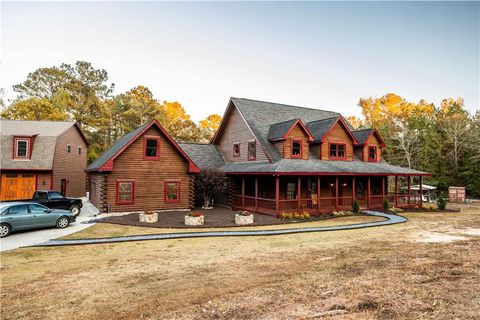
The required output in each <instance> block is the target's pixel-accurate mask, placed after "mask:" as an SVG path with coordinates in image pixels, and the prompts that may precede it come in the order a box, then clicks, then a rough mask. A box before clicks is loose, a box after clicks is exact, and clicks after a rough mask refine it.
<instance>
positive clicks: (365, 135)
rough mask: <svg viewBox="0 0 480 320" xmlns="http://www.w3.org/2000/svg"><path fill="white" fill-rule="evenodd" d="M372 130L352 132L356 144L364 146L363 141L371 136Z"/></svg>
mask: <svg viewBox="0 0 480 320" xmlns="http://www.w3.org/2000/svg"><path fill="white" fill-rule="evenodd" d="M372 131H373V129H363V130H355V131H352V133H353V135H354V136H355V139H357V141H358V144H364V143H365V141H366V140H367V139H368V137H370V135H371V134H372Z"/></svg>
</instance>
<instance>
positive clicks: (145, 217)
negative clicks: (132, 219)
mask: <svg viewBox="0 0 480 320" xmlns="http://www.w3.org/2000/svg"><path fill="white" fill-rule="evenodd" d="M138 220H139V221H140V222H144V223H155V222H158V212H153V213H140V214H139V215H138Z"/></svg>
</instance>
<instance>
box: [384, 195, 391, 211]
mask: <svg viewBox="0 0 480 320" xmlns="http://www.w3.org/2000/svg"><path fill="white" fill-rule="evenodd" d="M389 206H390V203H389V202H388V199H387V198H385V199H383V210H384V211H388V207H389Z"/></svg>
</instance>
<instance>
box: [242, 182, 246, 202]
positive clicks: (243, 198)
mask: <svg viewBox="0 0 480 320" xmlns="http://www.w3.org/2000/svg"><path fill="white" fill-rule="evenodd" d="M242 209H245V176H242Z"/></svg>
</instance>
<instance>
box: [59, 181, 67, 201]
mask: <svg viewBox="0 0 480 320" xmlns="http://www.w3.org/2000/svg"><path fill="white" fill-rule="evenodd" d="M60 193H61V194H63V196H64V197H66V196H67V179H62V180H60Z"/></svg>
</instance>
